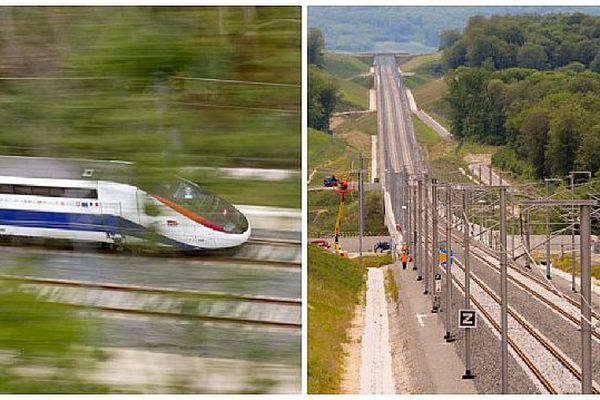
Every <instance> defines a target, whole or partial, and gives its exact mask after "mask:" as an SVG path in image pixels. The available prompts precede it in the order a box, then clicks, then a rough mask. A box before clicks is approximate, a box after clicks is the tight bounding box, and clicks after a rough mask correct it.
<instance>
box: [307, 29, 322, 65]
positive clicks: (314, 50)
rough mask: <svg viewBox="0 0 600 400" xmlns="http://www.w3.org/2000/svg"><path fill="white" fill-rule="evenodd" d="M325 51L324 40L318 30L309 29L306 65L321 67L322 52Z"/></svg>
mask: <svg viewBox="0 0 600 400" xmlns="http://www.w3.org/2000/svg"><path fill="white" fill-rule="evenodd" d="M324 51H325V39H323V34H322V33H321V30H320V29H317V28H310V29H309V30H308V63H309V64H312V65H316V66H317V67H322V66H323V63H324V62H325V61H324V59H323V52H324Z"/></svg>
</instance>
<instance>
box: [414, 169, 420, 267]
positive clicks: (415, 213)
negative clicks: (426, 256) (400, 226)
mask: <svg viewBox="0 0 600 400" xmlns="http://www.w3.org/2000/svg"><path fill="white" fill-rule="evenodd" d="M412 201H413V224H412V229H413V251H414V255H415V256H414V257H413V267H412V269H413V270H416V269H417V263H418V262H420V260H419V246H418V245H417V224H418V220H417V185H415V184H414V181H413V186H412Z"/></svg>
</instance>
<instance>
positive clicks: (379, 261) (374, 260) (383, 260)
mask: <svg viewBox="0 0 600 400" xmlns="http://www.w3.org/2000/svg"><path fill="white" fill-rule="evenodd" d="M363 263H364V265H365V267H366V268H379V267H381V266H382V265H389V264H391V263H392V253H387V254H382V255H377V256H363Z"/></svg>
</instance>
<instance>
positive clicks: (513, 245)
mask: <svg viewBox="0 0 600 400" xmlns="http://www.w3.org/2000/svg"><path fill="white" fill-rule="evenodd" d="M511 201H512V208H511V210H512V211H511V216H510V218H511V220H512V219H513V218H514V217H515V196H514V195H513V196H511ZM514 225H515V224H514V223H513V226H512V227H511V229H510V232H511V235H510V236H511V242H512V246H511V247H512V259H513V260H514V259H515V226H514Z"/></svg>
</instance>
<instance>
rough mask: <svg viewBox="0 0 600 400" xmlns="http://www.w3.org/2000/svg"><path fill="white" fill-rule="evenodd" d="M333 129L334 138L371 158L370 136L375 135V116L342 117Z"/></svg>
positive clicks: (374, 114)
mask: <svg viewBox="0 0 600 400" xmlns="http://www.w3.org/2000/svg"><path fill="white" fill-rule="evenodd" d="M337 118H340V121H341V123H340V124H339V125H337V126H336V127H335V129H334V134H335V137H336V138H339V139H341V140H343V141H344V142H345V143H347V144H348V145H349V146H350V147H352V148H354V149H356V150H358V151H361V152H362V153H363V154H364V156H365V157H366V158H369V159H370V158H371V136H373V135H376V134H377V114H376V113H369V114H357V115H344V116H340V117H337Z"/></svg>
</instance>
